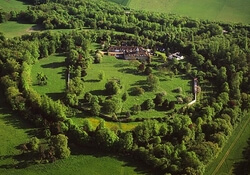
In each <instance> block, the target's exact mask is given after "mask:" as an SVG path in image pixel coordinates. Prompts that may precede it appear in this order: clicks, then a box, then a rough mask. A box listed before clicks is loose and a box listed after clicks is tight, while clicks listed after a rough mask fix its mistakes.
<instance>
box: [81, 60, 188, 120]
mask: <svg viewBox="0 0 250 175" xmlns="http://www.w3.org/2000/svg"><path fill="white" fill-rule="evenodd" d="M153 64H157V63H156V62H153ZM100 72H104V75H105V77H104V79H103V80H102V81H99V80H98V74H99V73H100ZM153 74H154V75H156V76H158V77H159V80H160V85H159V86H160V87H159V89H158V90H157V91H156V92H151V91H148V90H147V82H146V79H147V76H146V75H142V74H139V73H138V72H137V67H134V66H133V65H131V62H130V61H126V60H120V59H116V58H115V57H112V56H104V57H103V59H102V62H101V63H100V64H92V65H90V67H89V68H88V69H87V76H86V77H85V92H90V93H92V94H93V95H99V96H104V95H105V91H104V89H105V83H106V82H107V81H108V80H110V79H119V80H120V81H121V85H122V86H123V88H122V90H121V92H120V93H119V96H120V97H121V96H122V94H123V93H124V92H126V91H127V92H128V93H130V92H131V88H133V87H136V86H139V87H142V88H144V89H145V93H144V94H143V95H141V96H133V95H130V96H129V97H128V99H127V100H126V101H125V102H124V103H123V106H122V112H126V111H128V110H129V109H130V108H131V107H132V106H133V105H134V104H142V103H143V102H144V101H145V100H147V99H149V98H151V99H153V98H154V97H155V94H156V93H159V92H165V93H166V98H167V99H168V100H169V101H171V100H176V95H178V94H177V93H174V92H172V91H173V90H174V89H176V88H177V87H181V88H182V90H183V92H182V94H183V95H188V94H190V93H191V89H192V86H191V84H190V81H191V79H189V78H187V77H185V75H178V76H175V77H173V78H169V77H168V76H166V75H164V74H162V73H160V72H159V71H158V70H153ZM164 114H165V111H156V110H150V111H144V112H141V113H139V114H138V115H136V117H140V116H143V117H162V116H164Z"/></svg>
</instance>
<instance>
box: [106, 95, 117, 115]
mask: <svg viewBox="0 0 250 175" xmlns="http://www.w3.org/2000/svg"><path fill="white" fill-rule="evenodd" d="M120 109H121V100H120V99H119V98H116V97H114V98H111V99H108V100H106V101H105V102H104V104H103V111H104V112H105V113H107V114H113V113H117V112H119V110H120Z"/></svg>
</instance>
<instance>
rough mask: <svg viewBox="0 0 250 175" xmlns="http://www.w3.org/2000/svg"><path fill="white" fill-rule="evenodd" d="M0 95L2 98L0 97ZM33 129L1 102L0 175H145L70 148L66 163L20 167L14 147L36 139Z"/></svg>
mask: <svg viewBox="0 0 250 175" xmlns="http://www.w3.org/2000/svg"><path fill="white" fill-rule="evenodd" d="M1 95H2V94H1ZM36 131H37V130H36V129H35V128H32V127H31V126H30V125H29V124H27V123H26V122H25V121H23V120H22V119H21V118H20V117H19V116H17V115H16V114H14V113H13V112H11V111H10V110H9V108H8V107H7V106H5V105H4V101H3V98H0V139H1V146H0V174H1V175H16V174H18V175H51V174H53V175H76V174H81V175H89V174H91V175H110V174H117V175H136V174H145V173H146V172H145V171H146V170H143V169H145V167H143V165H140V164H138V163H136V162H131V160H127V159H126V160H125V159H124V158H116V157H112V156H109V155H105V154H102V153H100V152H97V151H95V150H79V149H77V148H75V147H71V150H72V155H71V156H70V157H69V158H68V159H64V160H58V161H56V162H55V163H52V164H34V165H29V166H28V167H20V165H21V164H22V162H24V160H22V156H20V154H21V151H20V150H18V149H17V148H16V147H17V146H18V145H20V144H23V143H25V142H27V141H28V140H29V139H30V138H31V137H33V136H36V134H34V133H36Z"/></svg>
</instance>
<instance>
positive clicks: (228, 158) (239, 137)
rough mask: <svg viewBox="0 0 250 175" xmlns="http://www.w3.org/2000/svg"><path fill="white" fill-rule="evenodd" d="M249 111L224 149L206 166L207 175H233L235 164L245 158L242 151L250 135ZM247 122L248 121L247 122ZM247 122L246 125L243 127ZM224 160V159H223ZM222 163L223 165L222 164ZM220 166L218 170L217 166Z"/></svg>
mask: <svg viewBox="0 0 250 175" xmlns="http://www.w3.org/2000/svg"><path fill="white" fill-rule="evenodd" d="M248 119H249V113H248V115H246V116H245V118H244V119H243V121H242V122H241V123H240V124H239V125H238V126H237V128H236V129H235V131H234V132H233V134H232V136H231V137H230V138H229V140H228V141H227V144H226V145H225V147H224V149H223V151H222V152H221V153H220V154H219V156H218V157H217V158H216V159H215V160H214V161H213V162H212V163H211V164H210V165H209V166H208V167H207V168H206V173H205V175H231V174H234V173H233V170H234V164H235V163H237V162H240V161H241V160H243V157H242V151H243V150H244V148H245V147H246V146H247V140H248V138H249V135H250V122H249V120H248ZM246 122H247V123H246ZM244 124H245V127H243V126H244ZM221 160H222V161H221ZM220 164H221V165H220ZM218 165H220V166H219V167H218V169H217V170H215V169H216V167H217V166H218Z"/></svg>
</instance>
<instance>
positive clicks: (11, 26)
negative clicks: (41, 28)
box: [0, 21, 34, 38]
mask: <svg viewBox="0 0 250 175" xmlns="http://www.w3.org/2000/svg"><path fill="white" fill-rule="evenodd" d="M32 26H34V24H21V23H17V22H15V21H8V22H6V23H0V32H2V33H3V34H4V35H5V37H6V38H13V37H16V36H21V35H24V34H29V33H31V30H30V28H31V27H32Z"/></svg>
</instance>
